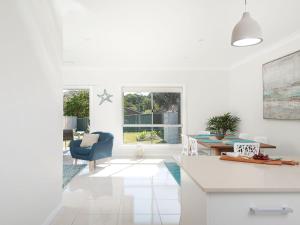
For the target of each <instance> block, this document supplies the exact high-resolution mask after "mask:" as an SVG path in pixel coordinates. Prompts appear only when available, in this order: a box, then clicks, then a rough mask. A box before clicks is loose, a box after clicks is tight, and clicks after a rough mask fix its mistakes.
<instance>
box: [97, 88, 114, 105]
mask: <svg viewBox="0 0 300 225" xmlns="http://www.w3.org/2000/svg"><path fill="white" fill-rule="evenodd" d="M97 96H98V97H99V98H100V102H99V105H102V104H103V103H104V102H106V101H107V102H110V103H112V100H111V97H113V95H111V94H108V93H107V91H106V89H104V92H103V94H101V95H97Z"/></svg>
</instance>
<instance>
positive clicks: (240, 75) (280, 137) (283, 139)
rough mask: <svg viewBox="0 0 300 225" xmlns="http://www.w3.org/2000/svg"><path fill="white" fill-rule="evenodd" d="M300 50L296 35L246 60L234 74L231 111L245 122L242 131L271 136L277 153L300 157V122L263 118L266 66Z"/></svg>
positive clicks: (232, 73)
mask: <svg viewBox="0 0 300 225" xmlns="http://www.w3.org/2000/svg"><path fill="white" fill-rule="evenodd" d="M299 49H300V37H299V36H295V38H291V39H290V40H289V41H285V42H282V43H278V46H274V47H273V48H272V49H269V50H268V51H265V52H262V53H261V54H260V55H256V56H255V57H253V58H252V59H250V60H249V61H245V62H244V63H243V64H241V65H239V66H237V67H236V68H234V69H233V70H232V71H231V73H230V98H229V99H230V108H231V111H232V112H234V113H237V114H238V115H239V116H240V117H241V119H242V123H241V132H244V133H249V134H251V135H252V136H267V137H268V138H269V142H270V143H271V144H274V145H276V146H277V147H278V151H276V152H275V154H280V155H287V154H288V155H299V154H300V144H299V140H300V121H299V120H297V121H295V120H294V121H288V120H270V119H263V83H262V64H264V63H266V62H269V61H271V60H273V59H276V58H279V57H282V56H284V55H286V54H289V53H292V52H294V51H297V50H299ZM282 79H284V77H283V78H282ZM269 152H271V151H269Z"/></svg>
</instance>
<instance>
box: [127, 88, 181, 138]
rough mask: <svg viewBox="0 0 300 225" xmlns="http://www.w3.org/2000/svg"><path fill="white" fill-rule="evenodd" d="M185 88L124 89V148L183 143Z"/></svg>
mask: <svg viewBox="0 0 300 225" xmlns="http://www.w3.org/2000/svg"><path fill="white" fill-rule="evenodd" d="M181 93H182V90H181V88H124V89H123V112H124V116H123V121H124V123H123V140H124V144H136V143H143V144H179V143H181V129H182V124H181V98H182V96H181Z"/></svg>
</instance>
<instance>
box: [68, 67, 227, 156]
mask: <svg viewBox="0 0 300 225" xmlns="http://www.w3.org/2000/svg"><path fill="white" fill-rule="evenodd" d="M63 74H64V85H65V86H71V87H72V86H75V87H76V86H83V87H86V86H90V87H91V90H92V98H91V110H90V111H91V130H92V131H96V130H100V131H101V130H102V131H109V132H112V133H113V134H114V136H115V143H114V154H115V155H117V154H130V153H133V152H134V150H135V148H134V147H132V146H131V147H125V146H123V143H122V142H123V137H122V121H123V120H122V96H121V94H122V93H121V91H122V87H124V86H140V85H142V86H145V85H146V86H168V85H171V86H172V85H175V86H183V88H184V95H185V97H184V99H183V100H184V103H183V104H184V106H185V107H183V108H184V109H185V111H186V114H185V119H186V120H185V122H184V125H185V126H186V127H185V128H186V131H187V133H195V132H197V131H198V130H202V129H205V123H206V120H207V119H208V118H209V117H210V116H212V115H215V114H219V113H223V112H226V111H227V105H228V104H227V101H228V95H227V93H228V92H227V90H228V74H227V72H225V71H209V70H207V71H188V70H182V71H180V70H174V71H172V70H151V69H150V70H136V71H134V70H116V71H112V70H99V69H91V68H76V67H73V68H72V67H66V68H65V69H64V72H63ZM104 88H105V89H107V91H108V92H109V93H110V94H113V95H114V96H113V98H112V100H113V103H112V104H111V103H107V102H106V103H104V104H103V105H101V106H99V105H98V104H99V99H98V97H97V94H101V93H102V92H103V89H104ZM147 153H149V154H150V153H151V154H159V155H161V154H168V153H170V152H168V151H167V150H166V149H164V150H163V148H159V149H157V150H152V151H150V150H148V151H147Z"/></svg>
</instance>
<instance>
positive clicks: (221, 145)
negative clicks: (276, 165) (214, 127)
mask: <svg viewBox="0 0 300 225" xmlns="http://www.w3.org/2000/svg"><path fill="white" fill-rule="evenodd" d="M190 136H191V137H193V136H194V135H190ZM209 139H210V140H217V139H216V137H214V136H211V137H210V138H209ZM231 139H232V138H231ZM231 139H226V137H225V138H224V139H223V140H220V141H230V140H231ZM236 139H239V140H241V142H243V140H244V139H240V138H234V140H236ZM204 140H207V139H202V138H200V139H197V142H198V144H200V145H203V146H205V147H207V148H214V149H228V150H229V149H233V145H231V144H225V143H223V142H220V143H207V142H204ZM246 141H247V140H246ZM246 143H249V142H246ZM253 143H255V142H253ZM260 148H273V149H274V148H276V146H274V145H270V144H265V143H260Z"/></svg>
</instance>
